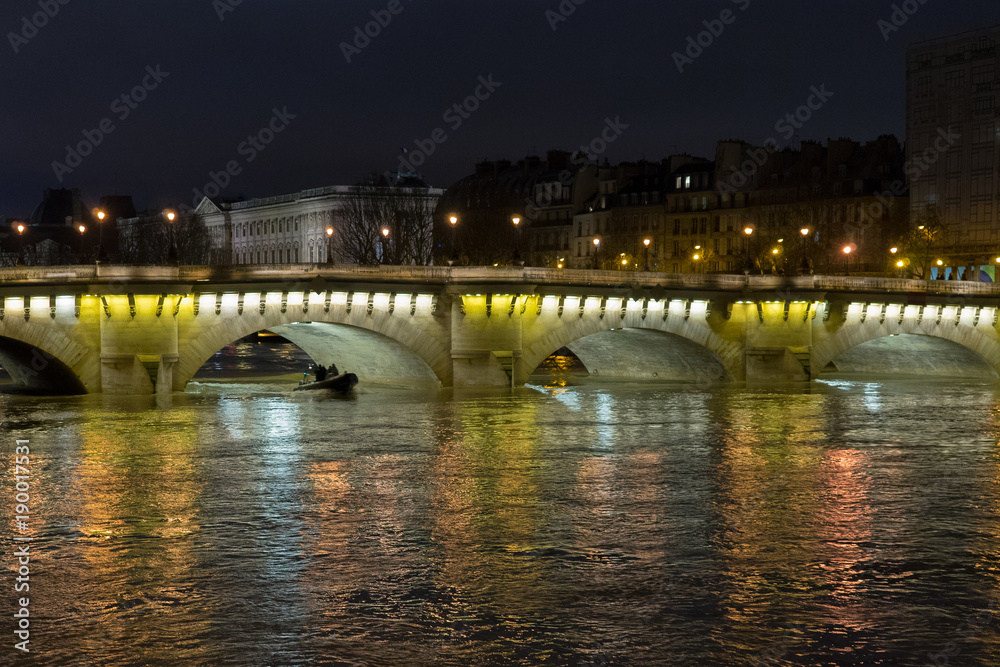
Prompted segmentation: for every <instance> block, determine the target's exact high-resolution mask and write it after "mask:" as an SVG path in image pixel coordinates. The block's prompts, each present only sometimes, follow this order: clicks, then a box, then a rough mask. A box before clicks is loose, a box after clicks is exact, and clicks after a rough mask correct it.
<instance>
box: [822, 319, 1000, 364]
mask: <svg viewBox="0 0 1000 667" xmlns="http://www.w3.org/2000/svg"><path fill="white" fill-rule="evenodd" d="M899 334H910V335H915V336H927V337H931V338H937V339H941V340H947V341H950V342H952V343H956V344H958V345H960V346H962V347H964V348H965V349H967V350H969V351H971V352H974V353H975V354H976V355H978V356H979V357H981V358H982V360H983V361H984V362H985V363H986V365H988V366H989V367H991V368H992V369H993V370H994V371H995V372H997V374H1000V339H998V337H997V332H996V330H995V329H994V328H993V327H992V326H991V325H988V324H984V325H983V326H974V325H972V324H971V323H967V322H964V321H963V322H959V323H957V324H956V323H955V322H954V321H953V320H946V319H943V320H942V321H941V322H940V323H939V322H937V321H936V320H934V321H918V320H916V319H912V318H907V319H904V320H903V321H902V322H899V321H898V320H897V319H896V318H886V319H885V321H883V322H879V320H878V318H874V319H867V320H866V321H864V322H855V323H853V324H845V325H842V326H841V327H839V328H838V329H837V330H836V332H834V333H833V334H831V335H829V336H827V337H826V338H824V339H822V340H820V341H818V342H816V343H815V344H814V345H813V350H812V355H811V357H812V358H811V364H812V367H813V368H814V369H816V371H818V372H819V371H822V370H823V369H824V368H826V367H827V366H828V365H829V364H830V363H831V362H836V360H837V358H839V357H840V356H841V355H843V354H844V353H846V352H848V351H849V350H851V349H853V348H855V347H857V346H859V345H862V344H864V343H868V342H871V341H875V340H879V339H882V338H886V337H889V336H894V335H899Z"/></svg>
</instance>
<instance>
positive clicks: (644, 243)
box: [642, 239, 652, 271]
mask: <svg viewBox="0 0 1000 667" xmlns="http://www.w3.org/2000/svg"><path fill="white" fill-rule="evenodd" d="M650 243H652V239H643V240H642V245H643V246H645V252H646V268H645V270H646V271H649V244H650Z"/></svg>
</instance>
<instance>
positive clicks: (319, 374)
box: [312, 364, 326, 382]
mask: <svg viewBox="0 0 1000 667" xmlns="http://www.w3.org/2000/svg"><path fill="white" fill-rule="evenodd" d="M312 368H313V373H315V374H316V382H322V381H323V380H325V379H326V368H324V367H323V364H313V367H312Z"/></svg>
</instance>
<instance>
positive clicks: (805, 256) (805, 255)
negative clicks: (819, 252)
mask: <svg viewBox="0 0 1000 667" xmlns="http://www.w3.org/2000/svg"><path fill="white" fill-rule="evenodd" d="M811 231H812V230H810V229H809V228H808V227H803V228H802V229H800V230H799V234H801V235H802V264H801V266H800V273H801V274H802V275H804V276H807V275H809V266H810V265H809V245H808V240H807V239H808V238H809V234H810V233H811Z"/></svg>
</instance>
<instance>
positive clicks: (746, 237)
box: [743, 226, 753, 275]
mask: <svg viewBox="0 0 1000 667" xmlns="http://www.w3.org/2000/svg"><path fill="white" fill-rule="evenodd" d="M743 234H744V237H743V241H744V242H743V250H744V251H745V253H746V266H745V268H744V269H743V273H745V274H747V275H749V274H750V269H752V268H753V263H752V262H751V261H750V237H751V236H753V227H749V226H748V227H744V228H743Z"/></svg>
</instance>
